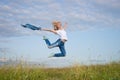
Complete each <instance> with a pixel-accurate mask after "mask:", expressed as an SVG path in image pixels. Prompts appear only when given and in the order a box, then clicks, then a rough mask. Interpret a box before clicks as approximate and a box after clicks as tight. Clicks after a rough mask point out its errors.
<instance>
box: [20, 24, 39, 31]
mask: <svg viewBox="0 0 120 80" xmlns="http://www.w3.org/2000/svg"><path fill="white" fill-rule="evenodd" d="M21 26H22V27H24V28H29V29H32V30H41V27H36V26H34V25H31V24H25V25H23V24H21Z"/></svg>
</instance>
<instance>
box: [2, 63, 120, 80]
mask: <svg viewBox="0 0 120 80" xmlns="http://www.w3.org/2000/svg"><path fill="white" fill-rule="evenodd" d="M0 80H120V63H110V64H105V65H90V66H79V65H74V66H73V67H68V68H40V67H29V66H22V65H21V64H20V65H17V66H14V67H13V66H2V67H0Z"/></svg>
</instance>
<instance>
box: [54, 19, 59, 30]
mask: <svg viewBox="0 0 120 80" xmlns="http://www.w3.org/2000/svg"><path fill="white" fill-rule="evenodd" d="M58 23H60V21H53V22H52V25H53V27H54V30H58V27H57V24H58Z"/></svg>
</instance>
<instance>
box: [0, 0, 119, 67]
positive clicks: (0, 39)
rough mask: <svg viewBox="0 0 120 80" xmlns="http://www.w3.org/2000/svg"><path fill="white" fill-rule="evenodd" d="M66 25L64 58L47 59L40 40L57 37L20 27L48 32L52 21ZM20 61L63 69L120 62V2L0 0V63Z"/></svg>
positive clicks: (54, 50)
mask: <svg viewBox="0 0 120 80" xmlns="http://www.w3.org/2000/svg"><path fill="white" fill-rule="evenodd" d="M55 20H57V21H61V22H62V25H64V23H65V22H67V23H68V26H67V30H66V31H67V35H68V41H67V42H66V44H65V48H66V51H67V56H66V57H64V58H50V59H49V58H48V56H49V55H50V53H55V52H59V49H58V48H54V49H48V48H47V46H46V44H45V42H44V40H43V38H42V36H44V35H45V36H47V37H48V38H49V39H50V41H51V42H54V41H55V40H56V39H57V38H58V36H57V35H54V34H52V33H49V32H44V31H32V30H29V29H25V28H23V27H21V26H20V25H21V24H26V23H30V24H33V25H35V26H40V27H42V28H49V29H52V24H51V23H52V21H55ZM4 57H5V58H7V59H13V60H15V59H21V58H22V59H24V60H26V61H34V62H38V63H45V64H52V65H64V64H76V63H81V64H85V63H86V64H87V63H94V62H95V63H96V62H97V63H101V62H111V61H119V60H120V0H0V60H1V61H2V59H3V58H4Z"/></svg>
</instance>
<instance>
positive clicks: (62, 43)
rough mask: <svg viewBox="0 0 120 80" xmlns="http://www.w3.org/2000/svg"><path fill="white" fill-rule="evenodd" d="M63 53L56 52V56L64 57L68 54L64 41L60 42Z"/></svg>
mask: <svg viewBox="0 0 120 80" xmlns="http://www.w3.org/2000/svg"><path fill="white" fill-rule="evenodd" d="M58 47H59V49H60V51H61V53H56V54H54V57H64V56H65V55H66V50H65V46H64V42H62V41H61V42H60V44H59V45H58Z"/></svg>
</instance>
